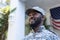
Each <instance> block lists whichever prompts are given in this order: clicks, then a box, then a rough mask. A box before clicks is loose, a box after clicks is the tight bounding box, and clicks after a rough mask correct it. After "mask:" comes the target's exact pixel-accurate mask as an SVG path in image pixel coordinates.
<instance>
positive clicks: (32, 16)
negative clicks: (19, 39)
mask: <svg viewBox="0 0 60 40" xmlns="http://www.w3.org/2000/svg"><path fill="white" fill-rule="evenodd" d="M39 17H40V18H41V23H40V24H38V25H37V27H36V28H35V29H34V32H37V30H38V29H39V26H41V25H43V21H44V16H42V15H41V14H40V13H37V12H30V13H29V15H28V18H29V24H34V23H35V20H37V19H38V18H39ZM34 19H35V20H34Z"/></svg>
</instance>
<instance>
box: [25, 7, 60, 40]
mask: <svg viewBox="0 0 60 40" xmlns="http://www.w3.org/2000/svg"><path fill="white" fill-rule="evenodd" d="M26 14H27V15H28V18H29V25H30V27H31V28H32V29H33V32H31V33H29V34H28V35H27V36H26V37H25V38H24V40H59V38H58V36H57V35H55V34H54V33H52V32H51V31H48V30H46V29H45V27H44V25H43V22H44V19H45V17H44V16H45V11H44V10H43V9H42V8H40V7H37V6H36V7H32V8H30V9H27V10H26Z"/></svg>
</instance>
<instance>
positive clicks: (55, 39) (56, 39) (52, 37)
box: [44, 30, 59, 40]
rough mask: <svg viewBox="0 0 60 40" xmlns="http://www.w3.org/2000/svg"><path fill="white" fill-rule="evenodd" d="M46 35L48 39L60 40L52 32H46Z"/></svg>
mask: <svg viewBox="0 0 60 40" xmlns="http://www.w3.org/2000/svg"><path fill="white" fill-rule="evenodd" d="M44 33H45V34H46V36H48V37H47V38H50V39H53V40H59V37H58V35H56V34H55V33H53V32H52V31H49V30H45V31H44Z"/></svg>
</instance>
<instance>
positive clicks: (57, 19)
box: [50, 7, 60, 30]
mask: <svg viewBox="0 0 60 40" xmlns="http://www.w3.org/2000/svg"><path fill="white" fill-rule="evenodd" d="M50 13H51V24H52V26H53V27H54V28H56V29H59V30H60V7H55V8H52V9H50Z"/></svg>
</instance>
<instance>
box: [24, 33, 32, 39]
mask: <svg viewBox="0 0 60 40" xmlns="http://www.w3.org/2000/svg"><path fill="white" fill-rule="evenodd" d="M32 35H33V33H32V32H31V33H29V34H28V35H26V36H25V38H24V40H28V39H29V38H31V37H32Z"/></svg>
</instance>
